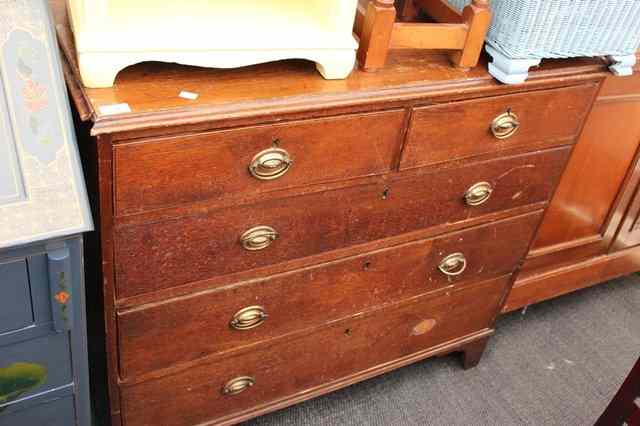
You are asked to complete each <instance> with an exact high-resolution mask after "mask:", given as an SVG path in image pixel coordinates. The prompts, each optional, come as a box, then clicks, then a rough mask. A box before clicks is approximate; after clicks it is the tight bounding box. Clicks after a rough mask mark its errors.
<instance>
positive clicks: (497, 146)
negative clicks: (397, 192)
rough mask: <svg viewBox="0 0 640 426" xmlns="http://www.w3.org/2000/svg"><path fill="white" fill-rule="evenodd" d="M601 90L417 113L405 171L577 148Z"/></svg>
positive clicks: (472, 103)
mask: <svg viewBox="0 0 640 426" xmlns="http://www.w3.org/2000/svg"><path fill="white" fill-rule="evenodd" d="M596 90H597V86H596V85H595V84H589V85H582V86H576V87H567V88H562V89H553V90H543V91H539V92H528V93H522V94H515V95H507V96H499V97H493V98H486V99H479V100H472V101H465V102H454V103H449V104H443V105H435V106H428V107H424V108H417V109H416V110H415V111H414V112H413V117H412V119H411V125H410V129H409V132H408V135H407V142H406V145H405V148H404V152H403V154H402V159H401V163H400V168H401V169H410V168H413V167H420V166H428V165H431V164H437V163H442V162H447V161H451V160H454V159H462V158H469V157H474V156H479V155H483V154H490V153H494V152H498V151H502V150H506V149H510V148H518V147H523V146H524V147H526V146H529V145H531V146H532V147H533V148H542V147H550V146H557V145H562V144H568V143H572V142H573V139H574V138H575V137H576V136H577V134H578V132H579V131H580V128H581V126H582V122H583V119H584V117H585V115H586V113H587V112H588V110H589V107H590V106H591V103H592V102H593V98H594V96H595V93H596Z"/></svg>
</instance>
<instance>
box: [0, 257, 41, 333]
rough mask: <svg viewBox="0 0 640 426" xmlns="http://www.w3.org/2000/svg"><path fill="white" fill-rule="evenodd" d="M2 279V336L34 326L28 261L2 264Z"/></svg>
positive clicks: (0, 317) (0, 310)
mask: <svg viewBox="0 0 640 426" xmlns="http://www.w3.org/2000/svg"><path fill="white" fill-rule="evenodd" d="M0 278H1V280H2V281H1V282H0V291H1V292H2V293H1V294H2V297H0V334H3V333H7V332H10V331H15V330H18V329H21V328H24V327H27V326H29V325H31V324H33V323H34V317H33V308H32V306H31V290H30V288H29V273H28V271H27V261H26V260H25V259H22V260H19V261H14V262H11V263H0Z"/></svg>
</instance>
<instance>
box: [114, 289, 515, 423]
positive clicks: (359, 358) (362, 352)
mask: <svg viewBox="0 0 640 426" xmlns="http://www.w3.org/2000/svg"><path fill="white" fill-rule="evenodd" d="M507 283H508V278H501V279H497V280H494V281H489V282H484V283H479V284H476V285H474V286H470V287H463V288H462V289H461V290H458V291H453V292H450V293H444V294H441V295H439V296H435V297H434V296H425V297H420V298H416V299H413V300H412V301H410V302H407V303H405V304H402V305H396V306H392V307H388V308H385V309H382V310H379V311H377V312H375V313H370V314H368V315H364V316H360V317H358V318H354V319H351V320H348V321H344V322H341V323H339V324H334V325H331V326H329V327H326V328H323V329H321V330H319V331H317V332H314V333H311V334H309V335H307V336H304V337H301V338H299V339H296V340H294V341H289V342H284V343H281V344H277V345H272V346H265V347H262V348H254V349H251V350H248V351H246V352H245V353H244V354H242V355H238V356H234V357H229V358H226V359H223V360H217V361H215V362H211V363H207V364H203V365H198V366H194V367H192V368H190V369H188V370H186V371H183V372H181V373H177V374H176V375H173V376H168V377H164V378H161V379H158V380H152V381H149V382H144V383H141V384H138V385H133V386H131V387H124V388H123V389H122V394H121V395H122V401H123V402H122V409H123V414H124V420H125V423H126V424H127V425H128V426H142V425H158V424H162V425H164V426H178V425H180V426H182V425H195V424H200V423H202V422H206V421H211V420H214V419H217V418H220V417H223V416H228V415H232V414H237V413H240V412H242V411H243V410H246V409H249V408H253V407H256V406H259V405H261V404H265V403H268V402H272V401H275V400H278V399H281V398H285V397H289V396H294V395H296V394H297V393H299V392H302V391H308V390H311V389H313V388H314V387H317V386H320V385H326V384H328V383H331V382H332V381H336V380H338V379H341V378H344V377H347V376H350V375H353V374H356V373H359V372H363V371H365V370H368V369H370V368H373V367H376V366H379V365H381V364H384V363H387V362H391V361H394V360H397V359H398V358H402V357H405V356H408V355H411V354H414V353H416V352H419V351H423V350H426V349H428V348H431V347H434V346H436V345H439V344H442V343H445V342H447V341H449V340H452V339H456V338H459V337H462V336H465V335H469V334H472V333H474V332H477V331H480V330H483V329H485V328H489V327H491V326H492V323H493V320H494V318H495V316H496V313H497V309H498V307H499V304H500V302H501V300H502V297H503V295H504V292H505V290H506V286H507ZM318 354H322V355H321V356H319V355H318ZM238 377H251V378H253V379H254V380H255V384H254V385H253V386H251V387H250V388H248V389H246V390H245V391H244V392H241V393H238V394H236V395H224V394H223V389H224V387H225V385H226V384H227V383H229V382H230V381H231V380H233V379H235V378H238ZM237 383H238V382H237Z"/></svg>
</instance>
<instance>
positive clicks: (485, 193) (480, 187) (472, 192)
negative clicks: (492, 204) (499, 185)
mask: <svg viewBox="0 0 640 426" xmlns="http://www.w3.org/2000/svg"><path fill="white" fill-rule="evenodd" d="M492 193H493V186H491V184H490V183H489V182H478V183H476V184H474V185H472V186H471V187H470V188H469V189H467V192H465V193H464V200H465V202H466V203H467V205H468V206H472V207H475V206H481V205H482V204H484V203H486V202H487V201H489V198H491V194H492Z"/></svg>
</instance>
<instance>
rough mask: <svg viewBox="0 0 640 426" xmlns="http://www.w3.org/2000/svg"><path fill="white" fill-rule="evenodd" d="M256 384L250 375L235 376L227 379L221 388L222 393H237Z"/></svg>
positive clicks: (229, 394) (231, 394)
mask: <svg viewBox="0 0 640 426" xmlns="http://www.w3.org/2000/svg"><path fill="white" fill-rule="evenodd" d="M255 384H256V379H255V378H253V377H250V376H242V377H236V378H235V379H232V380H229V381H228V382H227V384H226V385H224V387H223V388H222V393H223V395H228V396H233V395H238V394H239V393H242V392H244V391H246V390H247V389H249V388H250V387H252V386H254V385H255Z"/></svg>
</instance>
